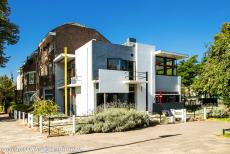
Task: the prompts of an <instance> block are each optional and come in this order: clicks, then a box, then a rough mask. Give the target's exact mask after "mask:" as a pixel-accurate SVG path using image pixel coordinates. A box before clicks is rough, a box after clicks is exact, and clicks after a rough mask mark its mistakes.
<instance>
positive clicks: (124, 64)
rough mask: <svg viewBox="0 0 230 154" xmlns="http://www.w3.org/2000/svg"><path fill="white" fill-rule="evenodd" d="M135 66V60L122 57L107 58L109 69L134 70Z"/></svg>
mask: <svg viewBox="0 0 230 154" xmlns="http://www.w3.org/2000/svg"><path fill="white" fill-rule="evenodd" d="M133 67H134V62H133V61H129V60H123V59H120V58H108V59H107V69H109V70H122V71H133Z"/></svg>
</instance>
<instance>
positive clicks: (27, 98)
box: [23, 91, 35, 104]
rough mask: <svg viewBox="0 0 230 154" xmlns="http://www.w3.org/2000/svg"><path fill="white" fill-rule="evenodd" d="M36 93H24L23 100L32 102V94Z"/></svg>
mask: <svg viewBox="0 0 230 154" xmlns="http://www.w3.org/2000/svg"><path fill="white" fill-rule="evenodd" d="M34 93H35V92H34V91H32V92H26V93H24V96H23V102H24V103H25V104H30V103H32V98H31V97H32V95H33V94H34Z"/></svg>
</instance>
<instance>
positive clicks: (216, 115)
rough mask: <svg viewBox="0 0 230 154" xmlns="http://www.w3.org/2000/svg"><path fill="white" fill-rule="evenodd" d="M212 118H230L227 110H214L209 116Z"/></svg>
mask: <svg viewBox="0 0 230 154" xmlns="http://www.w3.org/2000/svg"><path fill="white" fill-rule="evenodd" d="M208 116H209V117H212V118H225V117H229V115H228V112H227V111H226V110H225V109H213V110H211V112H210V113H209V115H208Z"/></svg>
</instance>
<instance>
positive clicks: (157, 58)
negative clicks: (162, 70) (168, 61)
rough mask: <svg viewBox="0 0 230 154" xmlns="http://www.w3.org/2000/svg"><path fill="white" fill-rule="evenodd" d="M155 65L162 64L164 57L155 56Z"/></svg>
mask: <svg viewBox="0 0 230 154" xmlns="http://www.w3.org/2000/svg"><path fill="white" fill-rule="evenodd" d="M156 65H164V58H163V57H156Z"/></svg>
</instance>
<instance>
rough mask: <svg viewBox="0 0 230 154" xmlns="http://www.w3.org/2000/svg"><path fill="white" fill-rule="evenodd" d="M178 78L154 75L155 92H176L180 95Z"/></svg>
mask: <svg viewBox="0 0 230 154" xmlns="http://www.w3.org/2000/svg"><path fill="white" fill-rule="evenodd" d="M180 82H181V81H180V77H179V76H164V75H156V91H157V92H160V91H162V92H178V93H179V94H180V89H181V87H180V85H181V83H180Z"/></svg>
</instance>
